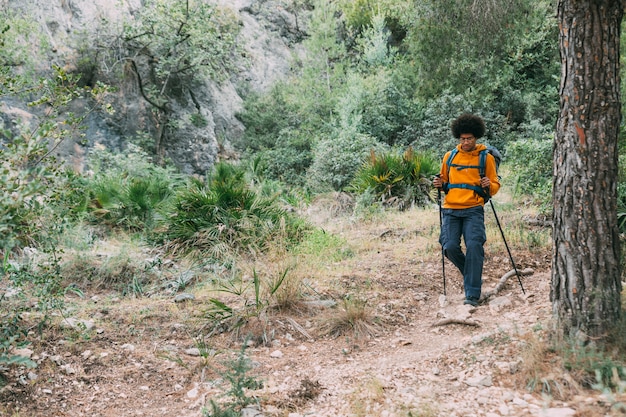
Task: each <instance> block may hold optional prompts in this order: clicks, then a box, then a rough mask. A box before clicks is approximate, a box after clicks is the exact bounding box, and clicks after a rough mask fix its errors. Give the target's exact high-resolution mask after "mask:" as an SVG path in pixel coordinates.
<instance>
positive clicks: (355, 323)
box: [321, 296, 376, 337]
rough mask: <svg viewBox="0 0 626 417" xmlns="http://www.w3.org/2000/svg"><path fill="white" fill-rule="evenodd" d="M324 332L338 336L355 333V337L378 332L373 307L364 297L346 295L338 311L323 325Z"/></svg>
mask: <svg viewBox="0 0 626 417" xmlns="http://www.w3.org/2000/svg"><path fill="white" fill-rule="evenodd" d="M321 328H322V331H323V333H324V334H327V335H329V336H333V337H337V336H341V335H346V334H350V333H351V334H353V335H354V336H355V337H368V336H372V335H373V334H375V332H376V322H375V317H374V316H373V309H372V307H371V306H370V305H369V304H368V301H367V300H366V299H363V298H359V297H353V296H346V297H344V298H343V299H342V300H341V305H340V306H339V307H338V311H335V312H334V314H333V316H332V317H331V318H330V319H327V320H325V321H324V322H323V323H322V325H321Z"/></svg>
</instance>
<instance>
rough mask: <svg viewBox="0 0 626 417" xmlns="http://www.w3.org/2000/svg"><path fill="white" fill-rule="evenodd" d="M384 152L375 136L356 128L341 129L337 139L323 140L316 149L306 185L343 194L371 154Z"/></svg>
mask: <svg viewBox="0 0 626 417" xmlns="http://www.w3.org/2000/svg"><path fill="white" fill-rule="evenodd" d="M381 149H383V145H381V144H380V143H379V142H378V141H376V139H374V138H373V137H371V136H368V135H365V134H362V133H357V132H356V131H355V130H354V129H342V130H340V131H339V132H338V133H337V136H336V137H335V136H332V137H327V138H325V139H322V140H321V141H320V142H319V143H318V144H317V146H315V151H314V155H315V157H314V160H313V164H312V165H311V168H310V169H309V172H308V179H307V186H308V187H309V188H310V189H311V190H313V191H318V192H324V191H331V190H336V191H341V190H343V189H344V188H345V187H347V186H348V185H349V184H350V181H351V180H352V177H353V176H354V173H355V172H356V169H357V168H358V167H359V166H360V165H361V163H362V162H363V160H364V159H365V158H366V157H367V155H368V154H369V153H370V151H372V150H375V151H379V150H381Z"/></svg>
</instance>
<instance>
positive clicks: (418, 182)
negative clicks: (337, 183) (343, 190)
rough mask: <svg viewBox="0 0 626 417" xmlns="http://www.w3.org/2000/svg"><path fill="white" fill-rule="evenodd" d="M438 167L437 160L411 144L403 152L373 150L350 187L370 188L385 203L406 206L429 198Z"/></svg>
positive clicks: (424, 201)
mask: <svg viewBox="0 0 626 417" xmlns="http://www.w3.org/2000/svg"><path fill="white" fill-rule="evenodd" d="M438 171H439V161H437V160H436V159H435V158H434V157H432V156H431V155H428V154H417V153H415V152H414V151H413V149H412V148H408V149H407V150H406V151H404V153H402V154H400V153H399V152H397V151H391V152H384V153H382V154H380V155H376V153H375V152H374V151H372V152H371V153H370V157H369V158H368V159H367V160H366V161H365V162H364V163H363V164H362V165H361V167H360V168H359V169H358V170H357V172H356V174H355V175H354V178H353V179H352V181H351V183H350V188H349V189H350V190H351V191H352V192H354V193H356V194H357V195H360V194H363V193H365V192H369V191H370V190H371V192H373V194H374V196H375V199H376V200H377V201H379V202H380V203H381V204H383V205H384V206H395V207H398V208H400V209H407V208H409V207H412V206H413V205H424V204H426V203H427V202H428V201H429V198H428V194H429V191H430V189H431V188H432V186H431V179H432V176H433V175H435V174H436V173H437V172H438Z"/></svg>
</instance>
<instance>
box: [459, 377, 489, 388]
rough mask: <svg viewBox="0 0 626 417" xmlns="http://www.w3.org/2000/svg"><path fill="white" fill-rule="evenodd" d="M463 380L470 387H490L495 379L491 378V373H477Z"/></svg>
mask: <svg viewBox="0 0 626 417" xmlns="http://www.w3.org/2000/svg"><path fill="white" fill-rule="evenodd" d="M463 382H465V383H466V384H467V385H469V386H470V387H490V386H492V385H493V380H492V378H491V375H487V376H482V375H477V376H474V377H472V378H467V379H466V380H465V381H463Z"/></svg>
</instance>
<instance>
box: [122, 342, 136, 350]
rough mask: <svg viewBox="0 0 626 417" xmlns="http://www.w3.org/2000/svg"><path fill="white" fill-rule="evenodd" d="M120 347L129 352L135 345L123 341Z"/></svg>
mask: <svg viewBox="0 0 626 417" xmlns="http://www.w3.org/2000/svg"><path fill="white" fill-rule="evenodd" d="M120 347H121V348H122V349H124V350H127V351H129V352H134V351H135V345H132V344H130V343H124V344H123V345H122V346H120Z"/></svg>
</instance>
